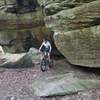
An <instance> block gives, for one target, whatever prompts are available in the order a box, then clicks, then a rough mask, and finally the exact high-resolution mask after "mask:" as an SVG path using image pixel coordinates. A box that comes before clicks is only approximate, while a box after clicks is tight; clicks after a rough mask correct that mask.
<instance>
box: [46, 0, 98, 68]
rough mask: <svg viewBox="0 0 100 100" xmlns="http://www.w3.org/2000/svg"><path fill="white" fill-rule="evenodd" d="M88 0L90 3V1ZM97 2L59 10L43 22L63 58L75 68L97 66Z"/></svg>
mask: <svg viewBox="0 0 100 100" xmlns="http://www.w3.org/2000/svg"><path fill="white" fill-rule="evenodd" d="M91 1H92V0H91ZM99 11H100V0H96V1H93V2H90V1H89V3H85V4H82V5H81V6H79V7H74V8H73V9H69V10H66V9H65V10H62V11H60V12H58V13H56V14H53V15H52V16H48V17H47V18H46V19H45V21H46V25H47V27H49V28H51V29H52V30H53V31H54V32H55V34H54V42H55V44H56V46H57V48H58V50H59V51H60V52H61V53H62V54H63V55H64V56H65V57H66V59H67V60H68V61H69V62H70V63H72V64H75V65H81V66H87V67H96V68H98V67H100V63H99V60H100V58H99V55H100V53H99V49H100V47H99V45H98V44H100V41H99V38H100V37H99V31H100V26H99V25H100V14H99Z"/></svg>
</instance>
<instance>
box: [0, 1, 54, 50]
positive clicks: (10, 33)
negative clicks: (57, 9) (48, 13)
mask: <svg viewBox="0 0 100 100" xmlns="http://www.w3.org/2000/svg"><path fill="white" fill-rule="evenodd" d="M34 2H36V0H34ZM24 3H25V0H24V1H23V4H24ZM26 4H27V5H28V1H27V2H26V3H25V5H26ZM0 5H1V6H0V23H1V24H0V45H2V46H3V48H4V50H5V51H7V52H23V51H26V50H29V48H30V47H32V46H34V47H36V45H39V46H40V44H39V42H41V40H42V39H43V38H44V37H47V36H48V38H49V39H51V37H52V36H53V35H52V34H51V32H50V31H49V30H48V29H47V28H46V27H45V22H44V16H43V13H42V9H41V8H40V7H39V6H37V8H36V10H35V11H31V10H30V11H27V9H26V8H24V7H22V8H21V9H20V10H21V12H23V13H18V12H17V13H12V12H7V9H9V8H10V9H15V8H14V6H15V5H16V0H6V2H4V0H1V1H0ZM15 7H16V6H15ZM16 9H17V7H16ZM26 11H27V12H26ZM10 41H12V43H10Z"/></svg>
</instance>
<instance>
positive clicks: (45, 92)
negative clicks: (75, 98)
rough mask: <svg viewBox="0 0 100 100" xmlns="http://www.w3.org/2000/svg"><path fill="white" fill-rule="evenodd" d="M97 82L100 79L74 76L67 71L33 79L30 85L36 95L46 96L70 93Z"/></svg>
mask: <svg viewBox="0 0 100 100" xmlns="http://www.w3.org/2000/svg"><path fill="white" fill-rule="evenodd" d="M99 84H100V80H97V79H80V78H75V77H74V76H73V74H72V73H68V74H62V75H56V76H51V77H48V78H41V79H37V80H34V82H33V85H32V86H33V90H34V94H35V95H36V96H41V97H47V96H63V95H71V94H74V93H77V92H80V91H83V90H88V89H92V88H94V87H95V86H96V85H99Z"/></svg>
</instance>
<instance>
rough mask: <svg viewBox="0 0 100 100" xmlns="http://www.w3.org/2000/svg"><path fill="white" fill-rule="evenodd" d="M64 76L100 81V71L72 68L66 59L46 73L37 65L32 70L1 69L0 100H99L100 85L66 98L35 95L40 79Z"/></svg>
mask: <svg viewBox="0 0 100 100" xmlns="http://www.w3.org/2000/svg"><path fill="white" fill-rule="evenodd" d="M63 74H68V75H69V74H73V75H74V77H75V78H76V77H77V78H80V79H98V80H100V69H87V68H80V67H78V66H72V65H70V64H68V63H67V62H66V60H64V59H63V60H56V61H55V67H54V68H52V69H49V70H48V71H46V72H41V70H40V67H39V65H35V66H33V67H32V68H14V69H13V68H10V69H8V68H1V69H0V100H8V97H10V96H15V97H16V98H17V100H99V98H100V85H97V86H95V87H93V88H92V89H90V90H85V91H83V92H76V93H75V94H71V95H66V96H55V97H46V98H40V97H37V96H35V95H34V90H33V87H32V84H33V82H34V81H36V80H39V79H40V80H41V79H43V80H45V79H47V78H49V77H53V76H55V75H56V76H57V75H58V76H59V75H63ZM68 77H69V76H68ZM41 82H42V81H41ZM52 82H53V81H52ZM40 84H41V83H40Z"/></svg>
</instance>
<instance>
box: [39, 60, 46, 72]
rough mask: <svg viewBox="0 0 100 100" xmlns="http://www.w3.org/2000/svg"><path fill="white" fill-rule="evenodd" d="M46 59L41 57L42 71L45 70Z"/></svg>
mask: <svg viewBox="0 0 100 100" xmlns="http://www.w3.org/2000/svg"><path fill="white" fill-rule="evenodd" d="M46 66H47V65H46V61H45V59H42V61H41V64H40V68H41V71H42V72H45V71H46Z"/></svg>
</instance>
